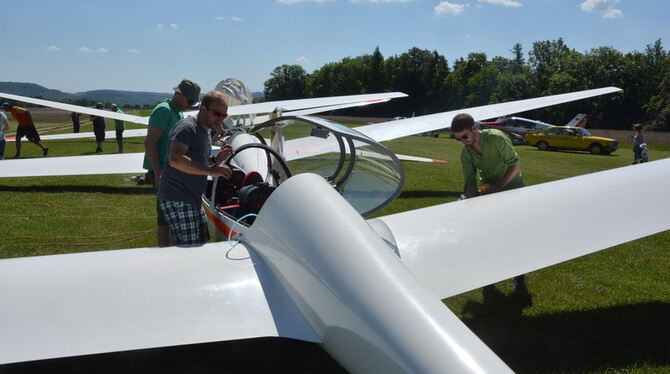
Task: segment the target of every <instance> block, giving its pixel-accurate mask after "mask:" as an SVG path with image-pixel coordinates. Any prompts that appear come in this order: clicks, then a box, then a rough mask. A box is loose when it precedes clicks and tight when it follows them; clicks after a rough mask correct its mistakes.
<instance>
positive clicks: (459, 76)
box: [264, 38, 670, 131]
mask: <svg viewBox="0 0 670 374" xmlns="http://www.w3.org/2000/svg"><path fill="white" fill-rule="evenodd" d="M510 56H511V57H510V58H507V57H501V56H496V57H493V58H492V59H489V58H488V56H487V55H486V53H482V52H473V53H470V54H469V55H468V56H467V58H458V59H456V60H455V61H454V62H453V64H452V65H451V66H449V64H448V61H447V59H446V58H445V57H444V56H443V55H440V54H439V53H438V52H437V51H429V50H425V49H419V48H416V47H414V48H411V49H409V50H408V51H407V52H405V53H402V54H400V55H395V56H390V57H388V58H386V59H384V57H383V56H382V54H381V53H380V52H379V47H377V48H376V49H375V51H374V52H373V53H372V54H370V55H367V54H366V55H363V56H358V57H346V58H343V59H342V60H341V61H339V62H332V63H328V64H325V65H323V66H322V67H321V68H319V69H317V70H315V71H314V72H312V73H311V74H308V73H307V72H306V71H305V70H304V69H303V68H302V67H301V66H299V65H281V66H278V67H276V68H275V69H274V70H273V71H272V73H271V74H270V79H268V80H267V81H265V84H264V94H265V98H264V100H267V101H270V100H284V99H297V98H304V97H319V96H334V95H350V94H361V93H374V92H388V91H402V92H405V93H407V94H408V95H409V98H406V99H400V100H392V101H391V102H390V103H387V104H382V105H377V106H373V107H371V108H367V109H366V113H368V114H370V113H372V114H373V115H374V114H385V115H389V114H391V115H403V116H409V115H412V114H416V115H424V114H430V113H436V112H441V111H446V110H454V109H459V108H465V107H472V106H478V105H486V104H493V103H499V102H505V101H511V100H518V99H526V98H530V97H537V96H544V95H553V94H559V93H565V92H571V91H579V90H586V89H591V88H599V87H605V86H617V87H619V88H622V89H623V90H624V92H623V94H621V95H608V96H604V97H600V98H595V99H589V100H582V101H579V102H575V103H568V104H563V105H558V106H554V107H551V108H547V109H541V110H536V111H532V112H530V113H524V115H525V116H527V117H530V118H534V119H539V120H543V121H545V122H549V123H556V124H563V123H566V122H567V121H568V120H569V119H570V118H572V117H573V116H574V115H575V114H576V113H587V114H588V115H589V117H590V120H589V126H590V127H593V128H609V129H630V128H631V124H633V123H644V124H645V126H646V128H647V129H655V130H661V131H670V53H669V52H668V51H667V50H665V49H664V48H663V46H662V43H661V39H658V40H656V41H655V42H654V43H652V44H649V45H647V46H646V48H645V50H644V52H638V51H634V52H629V53H625V54H624V53H622V52H619V51H618V50H616V49H614V48H612V47H598V48H593V49H591V50H590V51H586V52H584V53H582V52H578V51H576V50H574V49H571V48H569V47H568V46H567V45H566V44H565V42H564V41H563V39H562V38H559V39H558V40H550V41H538V42H535V43H533V46H532V48H531V49H530V51H529V52H528V58H527V59H526V58H525V55H524V53H523V48H522V45H521V44H520V43H516V44H514V45H513V46H512V48H511V50H510ZM359 110H360V109H358V110H357V109H352V110H349V114H356V112H357V111H359Z"/></svg>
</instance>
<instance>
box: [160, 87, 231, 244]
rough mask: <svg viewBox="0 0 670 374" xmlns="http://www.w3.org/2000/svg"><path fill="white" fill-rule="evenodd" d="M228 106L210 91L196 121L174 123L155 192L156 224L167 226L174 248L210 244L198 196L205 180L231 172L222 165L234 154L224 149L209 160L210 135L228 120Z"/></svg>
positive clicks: (222, 97)
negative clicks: (165, 162)
mask: <svg viewBox="0 0 670 374" xmlns="http://www.w3.org/2000/svg"><path fill="white" fill-rule="evenodd" d="M227 113H228V105H227V104H226V101H225V97H224V96H223V94H222V93H221V92H219V91H209V92H208V93H207V94H205V96H204V97H203V99H202V103H201V104H200V110H199V111H198V114H197V116H196V117H190V116H189V117H186V118H184V119H183V120H181V121H179V122H177V124H175V126H174V128H173V129H172V131H171V132H170V137H169V146H168V162H167V164H166V166H165V169H164V170H163V173H162V174H161V179H160V186H159V189H158V222H159V225H160V223H161V222H162V221H164V222H167V224H168V226H169V229H170V234H172V238H173V239H174V241H175V244H177V245H188V244H202V243H206V242H207V241H209V231H208V229H207V217H206V216H205V211H204V210H203V208H202V205H201V200H200V199H201V195H202V194H203V193H204V192H205V189H206V187H207V176H208V175H211V176H213V177H224V178H229V177H230V175H231V174H232V172H231V170H230V168H229V167H228V166H225V165H221V162H223V161H225V160H226V159H227V158H228V157H230V155H231V154H232V153H233V150H232V148H231V147H230V146H229V145H226V146H224V147H222V148H221V150H220V151H219V152H218V153H217V155H216V156H214V157H210V155H211V152H212V143H211V137H210V134H209V132H210V131H211V130H215V129H217V128H220V127H221V123H222V122H223V120H224V119H225V118H226V117H227V116H228V114H227Z"/></svg>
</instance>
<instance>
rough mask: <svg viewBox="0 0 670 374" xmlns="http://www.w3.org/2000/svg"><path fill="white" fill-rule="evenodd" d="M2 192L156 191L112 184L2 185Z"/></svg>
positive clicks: (142, 192) (142, 193) (147, 187)
mask: <svg viewBox="0 0 670 374" xmlns="http://www.w3.org/2000/svg"><path fill="white" fill-rule="evenodd" d="M0 192H42V193H63V192H91V193H95V192H100V193H105V194H124V195H153V194H154V191H153V189H152V188H151V185H146V186H133V187H112V186H76V185H69V186H63V185H59V186H2V185H0Z"/></svg>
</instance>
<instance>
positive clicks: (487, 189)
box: [479, 183, 500, 195]
mask: <svg viewBox="0 0 670 374" xmlns="http://www.w3.org/2000/svg"><path fill="white" fill-rule="evenodd" d="M498 191H500V189H499V188H498V187H496V186H495V185H494V184H488V183H484V184H483V185H482V186H481V187H480V188H479V193H480V194H482V195H486V194H490V193H494V192H498Z"/></svg>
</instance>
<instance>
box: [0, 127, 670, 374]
mask: <svg viewBox="0 0 670 374" xmlns="http://www.w3.org/2000/svg"><path fill="white" fill-rule="evenodd" d="M126 144H127V145H126V149H127V151H128V152H138V151H142V149H143V147H142V141H141V139H137V138H135V139H128V140H127V143H126ZM47 145H48V146H49V148H50V151H49V156H50V157H51V156H65V155H84V154H90V153H91V152H92V151H93V150H94V148H95V143H94V141H92V140H73V141H57V142H56V141H54V142H47ZM386 145H387V146H388V147H389V148H390V149H391V150H393V151H394V152H397V153H403V154H410V155H416V156H424V157H431V158H439V159H443V160H446V161H447V163H446V164H426V163H404V165H405V169H406V173H407V181H406V185H405V189H404V191H403V193H402V195H401V196H400V198H399V199H398V200H397V201H395V202H394V203H393V204H391V205H390V206H389V207H387V208H386V209H384V211H382V212H381V213H380V215H385V214H391V213H395V212H400V211H405V210H408V209H416V208H419V207H424V206H430V205H435V204H439V203H444V202H449V201H453V200H456V199H457V198H458V197H459V195H460V193H461V190H462V175H461V170H460V163H459V160H458V154H459V152H460V149H461V145H460V144H459V143H458V142H456V141H454V140H453V139H449V138H448V137H447V136H446V134H442V135H441V136H440V137H439V138H432V137H421V136H415V137H408V138H403V139H398V140H394V141H391V142H387V143H386ZM12 147H13V144H12V143H8V150H9V151H13V149H12ZM623 147H624V148H622V149H619V150H618V151H617V152H615V153H614V154H612V155H610V156H593V155H590V154H586V153H580V152H540V151H537V150H536V149H535V148H531V147H527V146H519V147H517V148H516V149H517V152H518V153H519V155H520V157H521V160H522V171H523V174H524V179H525V182H526V184H528V185H530V184H538V183H543V182H548V181H551V180H556V179H561V178H567V177H570V176H574V175H581V174H585V173H591V172H595V171H599V170H605V169H611V168H615V167H620V166H625V165H628V164H629V163H630V162H631V161H632V150H631V149H630V145H629V144H626V143H624V144H623ZM115 149H116V145H115V144H114V142H113V140H111V141H108V142H107V144H106V146H105V153H111V152H113V151H114V150H115ZM12 154H13V153H12ZM23 154H24V156H26V157H39V156H41V154H40V153H39V149H38V148H37V147H35V146H33V145H30V144H27V143H26V145H25V146H24V153H23ZM650 154H651V156H652V158H653V159H659V158H667V157H670V149H668V147H664V146H659V147H657V148H652V149H651V150H650ZM1 165H2V164H1V163H0V167H1ZM101 167H104V165H101ZM129 177H130V176H129V175H98V176H85V177H82V176H76V177H44V178H15V179H0V216H1V217H2V218H1V219H2V222H3V224H2V225H0V258H7V257H18V256H32V255H45V254H58V253H68V252H78V251H96V250H107V249H116V248H133V247H141V246H153V245H155V243H156V242H155V236H154V232H153V230H154V228H155V198H154V195H153V193H152V191H151V189H150V187H148V186H137V185H136V184H135V183H133V182H129V181H128V180H127V179H128V178H129ZM575 193H579V191H575ZM631 198H635V197H634V196H631ZM659 204H667V202H666V201H662V202H659ZM559 208H560V207H556V206H553V205H548V206H546V207H543V209H547V210H551V209H559ZM620 214H621V219H623V220H630V219H635V214H644V207H641V212H640V213H635V212H621V213H620ZM594 220H597V215H594V214H593V213H592V212H576V213H575V217H574V224H575V229H577V230H588V229H589V225H591V224H593V223H594ZM547 224H548V225H550V224H551V222H550V221H548V222H547ZM520 229H522V228H520ZM510 234H511V235H513V233H510ZM538 245H541V238H538ZM669 248H670V232H663V233H660V234H657V235H653V236H650V237H647V238H643V239H640V240H636V241H633V242H630V243H626V244H622V245H619V246H617V247H615V248H611V249H608V250H605V251H602V252H599V253H596V254H593V255H589V256H585V257H582V258H579V259H576V260H572V261H569V262H566V263H562V264H559V265H556V266H552V267H550V268H547V269H543V270H540V271H536V272H533V273H530V274H528V275H527V282H528V288H529V291H530V293H531V294H532V304H531V305H524V304H520V303H518V302H517V301H516V300H515V298H514V297H513V294H512V291H513V288H512V283H511V281H503V282H500V283H499V284H497V290H498V294H497V295H495V296H496V297H494V298H493V299H492V300H493V301H491V302H487V303H484V302H483V298H482V294H481V291H480V290H473V291H471V292H467V293H465V294H462V295H458V296H455V297H452V298H449V299H446V300H444V302H445V304H446V305H447V306H448V307H449V308H450V309H451V310H452V311H453V312H454V313H456V314H457V315H458V316H459V317H460V318H461V319H462V320H463V321H464V322H465V323H466V324H467V325H468V326H469V327H470V328H471V329H472V330H473V331H474V332H475V333H476V334H477V335H478V336H480V337H481V338H482V340H483V341H484V342H485V343H486V344H487V345H489V346H490V347H491V348H492V349H493V350H494V351H495V352H496V353H497V354H498V355H500V357H501V358H502V359H503V360H504V361H505V362H506V363H507V364H508V365H509V366H510V367H511V368H512V369H513V370H515V371H516V372H518V373H670V322H668V319H669V318H668V316H670V273H669V272H668V270H667V269H668V268H670V253H669V251H668V249H669ZM500 256H504V253H501V254H500ZM294 358H295V359H298V358H297V357H293V356H292V359H294ZM333 370H337V369H333Z"/></svg>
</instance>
